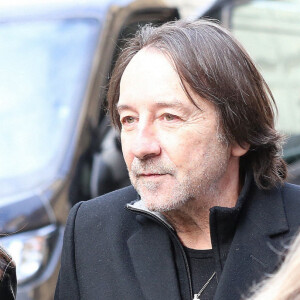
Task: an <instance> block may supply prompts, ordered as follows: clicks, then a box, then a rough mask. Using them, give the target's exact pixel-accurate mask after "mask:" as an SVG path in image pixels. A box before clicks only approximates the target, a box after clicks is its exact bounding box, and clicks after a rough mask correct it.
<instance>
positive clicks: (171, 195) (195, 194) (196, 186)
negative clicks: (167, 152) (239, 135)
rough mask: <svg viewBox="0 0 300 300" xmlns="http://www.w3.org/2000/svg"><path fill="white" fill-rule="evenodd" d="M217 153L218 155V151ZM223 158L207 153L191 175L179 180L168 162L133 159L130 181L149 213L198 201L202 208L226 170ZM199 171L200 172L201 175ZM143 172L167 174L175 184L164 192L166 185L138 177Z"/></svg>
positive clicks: (168, 209)
mask: <svg viewBox="0 0 300 300" xmlns="http://www.w3.org/2000/svg"><path fill="white" fill-rule="evenodd" d="M217 152H221V150H219V151H217ZM222 154H223V153H216V152H211V153H209V152H206V153H205V159H204V160H203V161H202V162H199V163H198V164H197V166H196V167H195V168H194V169H193V171H191V172H190V173H189V174H185V175H184V176H183V177H182V178H180V179H178V172H177V168H176V166H175V165H174V163H173V162H172V161H170V160H169V159H168V158H164V159H161V158H148V159H145V160H140V159H138V158H134V160H133V162H132V164H131V171H130V172H129V177H130V180H131V182H132V184H133V186H134V187H135V189H136V190H137V192H138V193H139V195H140V196H141V200H142V201H143V202H144V203H145V205H146V207H147V208H148V209H149V210H152V211H156V212H168V211H173V210H177V209H180V208H181V207H182V206H184V205H185V204H187V203H192V202H193V201H195V200H200V201H201V205H203V207H205V206H207V205H208V204H209V201H210V199H211V198H212V197H214V196H215V194H216V193H217V192H218V189H217V185H218V182H219V180H220V178H221V177H222V175H223V174H224V173H225V171H226V168H227V163H226V161H224V160H223V159H222V158H224V155H222ZM220 158H221V159H220ZM198 170H202V172H199V171H198ZM145 172H148V173H156V174H168V176H171V177H172V179H171V180H172V181H174V183H173V184H172V185H170V187H169V189H168V190H166V186H164V185H166V183H165V182H160V181H150V180H146V179H144V178H142V177H140V176H139V175H140V174H141V173H145ZM162 189H163V192H162Z"/></svg>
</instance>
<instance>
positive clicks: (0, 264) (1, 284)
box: [0, 246, 17, 300]
mask: <svg viewBox="0 0 300 300" xmlns="http://www.w3.org/2000/svg"><path fill="white" fill-rule="evenodd" d="M16 292H17V277H16V265H15V263H14V261H13V260H12V258H11V256H10V255H9V254H8V253H7V252H6V251H5V250H4V249H3V248H2V247H1V246H0V299H5V300H15V299H16Z"/></svg>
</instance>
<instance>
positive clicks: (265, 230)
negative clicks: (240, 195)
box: [214, 178, 289, 300]
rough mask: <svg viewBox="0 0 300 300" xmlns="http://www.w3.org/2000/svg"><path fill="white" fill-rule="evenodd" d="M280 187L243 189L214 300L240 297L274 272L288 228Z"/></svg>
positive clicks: (253, 186)
mask: <svg viewBox="0 0 300 300" xmlns="http://www.w3.org/2000/svg"><path fill="white" fill-rule="evenodd" d="M281 191H282V187H278V188H273V189H271V190H261V189H258V188H257V186H256V185H255V184H254V182H253V178H252V184H251V186H250V189H249V190H248V192H247V201H246V203H245V205H244V206H243V208H242V211H241V213H240V215H239V219H238V222H237V227H236V231H235V234H234V237H233V240H232V243H231V246H230V250H229V253H228V255H227V259H226V263H225V265H224V269H223V271H222V275H221V277H220V279H219V284H218V288H217V291H216V294H215V297H214V299H215V300H216V299H222V300H227V299H228V300H229V299H230V300H232V299H240V298H241V296H242V295H243V294H245V293H246V291H247V290H249V288H251V287H252V286H253V285H254V284H255V283H257V282H258V281H259V280H260V279H261V278H262V277H263V276H265V275H266V274H270V273H272V272H273V271H274V269H275V268H276V266H278V263H279V257H278V253H280V252H281V251H282V247H283V246H284V245H283V243H282V240H280V239H279V237H280V236H281V235H282V234H284V233H286V232H287V231H288V230H289V226H288V222H287V218H286V214H285V209H284V203H283V198H282V192H281Z"/></svg>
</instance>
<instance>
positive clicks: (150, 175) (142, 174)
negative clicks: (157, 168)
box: [136, 173, 167, 178]
mask: <svg viewBox="0 0 300 300" xmlns="http://www.w3.org/2000/svg"><path fill="white" fill-rule="evenodd" d="M164 175H167V174H166V173H163V174H162V173H141V174H137V175H136V176H137V177H143V178H158V177H161V176H164Z"/></svg>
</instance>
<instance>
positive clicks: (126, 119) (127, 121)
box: [121, 116, 135, 124]
mask: <svg viewBox="0 0 300 300" xmlns="http://www.w3.org/2000/svg"><path fill="white" fill-rule="evenodd" d="M134 120H135V118H134V117H131V116H128V117H124V118H122V119H121V123H122V124H132V123H133V122H134Z"/></svg>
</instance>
